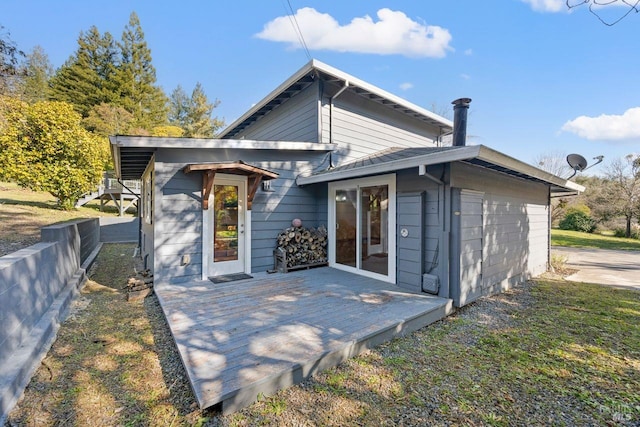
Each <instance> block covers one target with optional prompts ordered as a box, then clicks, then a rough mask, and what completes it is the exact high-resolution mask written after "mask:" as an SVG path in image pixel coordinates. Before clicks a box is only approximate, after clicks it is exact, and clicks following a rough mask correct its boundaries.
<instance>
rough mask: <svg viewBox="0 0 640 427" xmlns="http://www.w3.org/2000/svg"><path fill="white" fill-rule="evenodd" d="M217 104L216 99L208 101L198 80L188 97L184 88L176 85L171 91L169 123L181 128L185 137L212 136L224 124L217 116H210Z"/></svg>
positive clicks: (218, 102)
mask: <svg viewBox="0 0 640 427" xmlns="http://www.w3.org/2000/svg"><path fill="white" fill-rule="evenodd" d="M218 104H220V101H218V100H215V101H214V102H213V103H210V102H209V100H208V99H207V95H206V94H205V92H204V89H203V88H202V85H201V84H200V83H199V82H198V83H196V86H195V88H194V89H193V91H192V92H191V97H190V98H189V97H188V96H187V94H186V93H185V91H184V89H182V87H181V86H178V87H177V88H176V89H175V90H174V91H173V92H172V93H171V99H170V109H169V123H171V124H173V125H175V126H179V127H180V128H182V129H183V130H184V136H185V137H191V138H213V137H214V136H215V133H216V131H217V130H218V129H220V128H221V127H222V126H223V125H224V122H223V121H222V120H219V119H218V118H217V117H216V118H211V114H212V113H213V110H214V108H216V107H217V106H218Z"/></svg>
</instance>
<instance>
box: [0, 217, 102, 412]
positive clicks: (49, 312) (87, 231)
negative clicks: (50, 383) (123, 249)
mask: <svg viewBox="0 0 640 427" xmlns="http://www.w3.org/2000/svg"><path fill="white" fill-rule="evenodd" d="M99 236H100V226H99V223H98V220H97V219H87V220H79V221H74V222H69V223H64V224H59V225H52V226H49V227H44V228H42V230H41V239H40V240H41V243H38V244H35V245H33V246H30V247H28V248H26V249H22V250H19V251H17V252H14V253H12V254H9V255H6V256H3V257H0V325H1V326H0V425H2V424H3V423H4V419H5V418H6V416H7V415H8V413H9V411H10V410H11V408H13V406H14V405H15V403H16V401H17V399H18V398H19V397H20V395H21V394H22V392H23V390H24V388H25V387H26V385H27V384H28V382H29V379H30V378H31V375H32V374H33V372H34V371H35V369H36V368H37V367H38V365H39V364H40V362H41V360H42V358H43V357H44V356H45V355H46V353H47V351H48V350H49V348H50V347H51V344H52V343H53V341H54V340H55V335H56V332H57V330H58V328H59V325H60V322H61V321H62V320H63V318H64V315H65V314H66V311H67V308H68V306H69V303H70V302H71V300H72V299H73V297H74V296H75V295H76V294H77V292H78V289H79V287H80V286H81V285H82V284H83V283H84V280H85V279H86V276H85V269H86V268H87V266H88V265H89V264H90V263H91V262H92V260H93V258H95V255H96V254H97V246H98V244H99V242H98V241H99Z"/></svg>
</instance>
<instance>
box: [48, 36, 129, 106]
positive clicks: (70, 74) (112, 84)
mask: <svg viewBox="0 0 640 427" xmlns="http://www.w3.org/2000/svg"><path fill="white" fill-rule="evenodd" d="M117 54H118V51H117V49H116V45H115V42H114V40H113V37H112V36H111V34H109V33H105V34H104V35H101V34H100V32H99V31H98V29H97V28H96V27H95V26H92V27H91V28H90V29H89V31H88V32H87V33H84V32H81V33H80V36H79V37H78V50H77V51H76V52H75V54H74V55H72V56H71V57H70V58H69V59H68V60H67V62H66V63H65V64H64V65H63V66H62V67H60V69H58V71H57V72H56V74H55V75H54V76H53V77H52V78H51V98H52V99H54V100H56V101H63V102H67V103H69V104H71V105H73V106H74V107H75V109H76V111H78V112H79V113H80V114H82V116H83V117H87V116H88V114H89V111H90V110H91V108H92V107H93V106H95V105H99V104H101V103H109V102H114V101H117V99H118V97H119V89H118V87H117V85H116V81H115V77H116V63H117Z"/></svg>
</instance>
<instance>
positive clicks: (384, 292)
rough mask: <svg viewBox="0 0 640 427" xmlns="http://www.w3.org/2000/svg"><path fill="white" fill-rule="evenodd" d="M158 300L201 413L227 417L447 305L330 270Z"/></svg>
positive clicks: (193, 285)
mask: <svg viewBox="0 0 640 427" xmlns="http://www.w3.org/2000/svg"><path fill="white" fill-rule="evenodd" d="M156 293H157V295H158V298H159V299H160V303H161V305H162V308H163V310H164V313H165V316H166V318H167V320H168V323H169V327H170V328H171V332H172V333H173V337H174V339H175V341H176V344H177V346H178V349H179V351H180V355H181V357H182V361H183V363H184V365H185V367H186V370H187V373H188V375H189V379H190V381H191V386H192V387H193V390H194V392H195V395H196V397H197V399H198V403H199V404H200V407H201V408H206V407H209V406H213V405H216V404H221V410H222V411H223V412H224V413H231V412H234V411H237V410H239V409H241V408H243V407H245V406H248V405H250V404H251V403H253V402H254V401H255V400H256V398H257V396H258V394H259V393H263V394H265V395H268V394H271V393H273V392H275V391H277V390H280V389H282V388H285V387H288V386H290V385H293V384H296V383H299V382H301V381H302V380H304V379H306V378H308V377H309V376H311V375H313V374H314V373H316V372H318V371H319V370H322V369H326V368H329V367H332V366H335V365H337V364H339V363H340V362H342V361H344V360H345V359H347V358H349V357H352V356H354V355H356V354H358V353H360V352H362V351H363V350H365V349H367V348H371V347H373V346H375V345H378V344H380V343H382V342H385V341H388V340H390V339H392V338H393V337H396V336H399V335H404V334H407V333H410V332H413V331H415V330H417V329H419V328H421V327H423V326H426V325H428V324H430V323H433V322H435V321H437V320H439V319H441V318H443V317H445V316H446V315H447V314H449V312H450V311H451V300H448V299H444V298H438V297H433V296H429V295H426V294H412V293H408V292H404V291H402V290H401V289H400V288H398V287H396V286H394V285H391V284H388V283H384V282H381V281H378V280H374V279H369V278H366V277H363V276H359V275H355V274H351V273H347V272H343V271H340V270H336V269H333V268H329V267H323V268H316V269H313V270H306V271H297V272H293V273H288V274H273V275H266V274H260V275H255V277H254V278H253V279H247V280H242V281H236V282H230V283H225V284H213V283H211V282H209V281H206V282H205V281H197V282H189V283H186V284H180V285H158V287H157V288H156Z"/></svg>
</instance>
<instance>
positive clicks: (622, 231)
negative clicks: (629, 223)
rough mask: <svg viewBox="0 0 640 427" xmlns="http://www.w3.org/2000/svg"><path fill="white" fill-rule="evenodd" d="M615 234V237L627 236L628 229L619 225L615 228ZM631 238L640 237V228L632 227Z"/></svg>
mask: <svg viewBox="0 0 640 427" xmlns="http://www.w3.org/2000/svg"><path fill="white" fill-rule="evenodd" d="M613 235H614V236H615V237H627V230H626V229H625V228H622V227H617V228H615V229H614V230H613ZM631 238H632V239H640V230H637V229H631Z"/></svg>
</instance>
